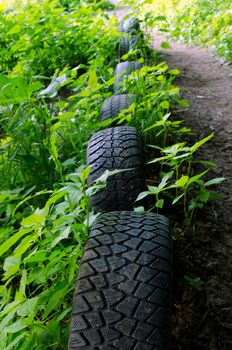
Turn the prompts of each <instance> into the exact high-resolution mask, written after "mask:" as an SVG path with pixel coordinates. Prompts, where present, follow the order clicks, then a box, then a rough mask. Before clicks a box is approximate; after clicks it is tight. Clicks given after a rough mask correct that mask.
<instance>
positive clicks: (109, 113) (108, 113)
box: [101, 94, 136, 121]
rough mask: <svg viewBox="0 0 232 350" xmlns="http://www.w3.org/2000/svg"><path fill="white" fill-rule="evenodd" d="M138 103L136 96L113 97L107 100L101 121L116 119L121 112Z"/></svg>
mask: <svg viewBox="0 0 232 350" xmlns="http://www.w3.org/2000/svg"><path fill="white" fill-rule="evenodd" d="M134 101H136V95H132V94H128V95H126V94H125V95H113V96H111V97H109V98H107V99H106V100H105V101H104V103H103V105H102V108H101V121H103V120H106V119H109V118H116V117H117V116H118V115H119V113H120V112H121V111H123V110H124V109H128V108H129V107H130V105H131V104H132V103H133V102H134Z"/></svg>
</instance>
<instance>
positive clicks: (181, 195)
mask: <svg viewBox="0 0 232 350" xmlns="http://www.w3.org/2000/svg"><path fill="white" fill-rule="evenodd" d="M183 196H184V193H182V194H180V195H179V196H177V197H176V198H174V199H173V201H172V205H174V204H176V203H177V202H178V201H179V200H180V199H181V198H182V197H183Z"/></svg>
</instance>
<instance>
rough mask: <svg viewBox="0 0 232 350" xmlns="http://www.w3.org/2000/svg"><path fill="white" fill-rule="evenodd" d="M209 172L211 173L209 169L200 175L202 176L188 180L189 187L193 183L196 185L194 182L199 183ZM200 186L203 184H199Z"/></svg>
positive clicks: (198, 175)
mask: <svg viewBox="0 0 232 350" xmlns="http://www.w3.org/2000/svg"><path fill="white" fill-rule="evenodd" d="M208 171H209V169H207V170H205V171H203V172H202V173H200V174H197V175H195V176H192V177H190V179H189V180H188V186H189V185H191V183H194V182H196V183H199V180H200V179H201V178H202V177H203V176H204V175H205V174H206V173H207V172H208ZM199 184H201V183H199Z"/></svg>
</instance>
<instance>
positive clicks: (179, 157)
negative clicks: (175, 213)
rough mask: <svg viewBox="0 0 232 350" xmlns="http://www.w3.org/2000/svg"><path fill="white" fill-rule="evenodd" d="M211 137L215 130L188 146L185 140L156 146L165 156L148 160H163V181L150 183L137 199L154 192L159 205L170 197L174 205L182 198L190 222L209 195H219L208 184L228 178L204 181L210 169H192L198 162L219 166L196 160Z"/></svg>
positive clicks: (161, 171) (208, 198)
mask: <svg viewBox="0 0 232 350" xmlns="http://www.w3.org/2000/svg"><path fill="white" fill-rule="evenodd" d="M212 137H213V134H211V135H209V136H207V137H205V138H204V139H202V140H200V141H198V142H196V143H195V144H194V145H193V146H187V145H186V143H185V142H182V143H177V144H174V145H172V146H169V147H166V148H160V147H157V146H155V148H156V149H157V148H158V149H159V151H160V153H161V155H162V156H161V157H158V158H155V159H153V160H151V161H150V162H149V163H148V164H154V163H159V164H160V183H159V185H158V186H148V190H147V191H144V192H142V193H140V195H139V196H138V198H137V200H141V199H143V198H145V197H147V196H149V195H153V196H155V207H156V208H157V209H162V208H163V206H164V204H165V201H167V202H170V200H171V204H172V205H174V204H176V203H178V202H179V201H181V200H182V202H183V210H184V215H185V218H186V219H188V220H189V221H190V223H191V222H192V220H193V218H194V214H195V213H196V210H197V209H199V208H202V207H203V206H204V205H205V204H206V203H207V202H208V200H210V199H218V198H220V196H219V195H218V194H217V193H215V192H212V191H211V190H210V189H209V188H210V187H211V186H212V185H217V184H220V183H221V182H222V181H224V180H225V178H213V179H210V180H207V181H205V180H204V179H203V178H204V176H205V175H206V174H207V173H208V171H209V170H210V169H209V168H208V169H206V170H205V171H203V172H200V173H196V172H195V171H194V169H193V168H194V167H193V165H195V164H196V163H199V164H202V165H204V166H207V167H212V166H216V164H215V163H213V162H209V161H204V160H195V152H196V151H198V149H199V147H201V146H202V145H204V144H205V143H206V142H207V141H209V140H210V139H211V138H212ZM151 147H152V146H151Z"/></svg>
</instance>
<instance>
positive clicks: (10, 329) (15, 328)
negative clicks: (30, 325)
mask: <svg viewBox="0 0 232 350" xmlns="http://www.w3.org/2000/svg"><path fill="white" fill-rule="evenodd" d="M26 327H27V324H26V323H25V321H24V320H17V321H16V322H14V323H13V324H11V325H10V326H7V327H6V328H5V330H4V331H5V332H6V333H17V332H20V331H21V330H23V329H24V328H26Z"/></svg>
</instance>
